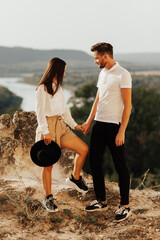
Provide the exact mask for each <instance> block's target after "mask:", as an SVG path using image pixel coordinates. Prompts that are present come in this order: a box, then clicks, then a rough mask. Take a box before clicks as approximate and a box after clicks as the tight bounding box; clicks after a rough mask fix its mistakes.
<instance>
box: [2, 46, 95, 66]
mask: <svg viewBox="0 0 160 240" xmlns="http://www.w3.org/2000/svg"><path fill="white" fill-rule="evenodd" d="M53 57H60V58H62V59H64V60H66V61H67V60H78V61H92V57H91V56H90V55H89V54H87V53H85V52H83V51H78V50H64V49H60V50H37V49H31V48H22V47H13V48H8V47H0V64H12V63H22V62H41V61H47V62H48V61H49V59H51V58H53Z"/></svg>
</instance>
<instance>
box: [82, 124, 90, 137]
mask: <svg viewBox="0 0 160 240" xmlns="http://www.w3.org/2000/svg"><path fill="white" fill-rule="evenodd" d="M82 127H83V128H84V132H83V134H84V135H86V134H87V133H88V132H89V131H90V127H91V124H90V123H87V122H85V123H83V124H82Z"/></svg>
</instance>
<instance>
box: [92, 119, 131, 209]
mask: <svg viewBox="0 0 160 240" xmlns="http://www.w3.org/2000/svg"><path fill="white" fill-rule="evenodd" d="M119 127H120V125H118V124H114V123H104V122H99V121H96V122H95V124H94V126H93V128H92V134H91V142H90V166H91V171H92V176H93V184H94V191H95V194H96V199H97V200H100V201H105V200H106V192H105V182H104V174H103V168H102V163H103V155H104V152H105V148H106V146H107V145H108V147H109V149H110V152H111V154H112V158H113V161H114V165H115V168H116V170H117V173H118V176H119V187H120V196H121V202H120V204H121V205H127V204H128V203H129V185H130V176H129V171H128V167H127V165H126V160H125V153H124V145H122V146H119V147H117V146H116V144H115V138H116V135H117V133H118V130H119Z"/></svg>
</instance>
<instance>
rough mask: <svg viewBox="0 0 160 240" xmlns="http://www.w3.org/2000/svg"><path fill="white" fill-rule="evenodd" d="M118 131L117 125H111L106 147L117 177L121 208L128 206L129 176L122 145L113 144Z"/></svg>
mask: <svg viewBox="0 0 160 240" xmlns="http://www.w3.org/2000/svg"><path fill="white" fill-rule="evenodd" d="M118 130H119V125H116V124H111V126H110V128H109V130H108V134H109V139H108V147H109V149H110V151H111V154H112V158H113V161H114V165H115V168H116V170H117V173H118V176H119V187H120V196H121V202H120V204H121V206H127V205H128V204H129V186H130V176H129V171H128V167H127V164H126V158H125V149H124V145H122V146H119V147H117V146H116V144H115V138H116V135H117V133H118Z"/></svg>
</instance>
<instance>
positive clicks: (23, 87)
mask: <svg viewBox="0 0 160 240" xmlns="http://www.w3.org/2000/svg"><path fill="white" fill-rule="evenodd" d="M21 80H22V78H18V77H15V78H14V77H8V78H0V86H3V87H6V88H8V89H9V90H10V91H11V92H13V93H14V94H15V95H17V96H19V97H22V99H23V100H22V103H21V109H22V110H23V111H35V88H36V86H34V85H30V84H26V83H23V82H21ZM63 92H64V95H65V99H66V102H68V100H69V99H70V97H71V96H72V92H71V91H69V90H67V89H63ZM68 106H71V105H70V104H68Z"/></svg>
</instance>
